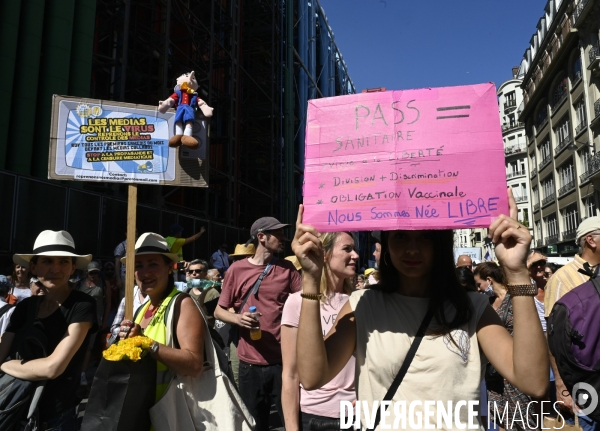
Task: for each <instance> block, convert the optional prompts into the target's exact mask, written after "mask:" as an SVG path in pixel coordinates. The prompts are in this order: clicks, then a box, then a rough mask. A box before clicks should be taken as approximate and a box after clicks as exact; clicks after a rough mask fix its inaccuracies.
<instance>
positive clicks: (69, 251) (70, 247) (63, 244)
mask: <svg viewBox="0 0 600 431" xmlns="http://www.w3.org/2000/svg"><path fill="white" fill-rule="evenodd" d="M33 256H70V257H76V258H77V262H76V264H75V266H76V267H77V269H83V268H85V267H87V264H88V263H90V261H91V260H92V255H91V254H84V255H81V254H77V253H76V252H75V242H74V241H73V237H72V236H71V234H70V233H69V232H67V231H64V230H59V231H53V230H45V231H43V232H41V233H40V234H39V235H38V237H37V238H36V239H35V243H34V244H33V251H32V252H31V253H29V254H20V253H19V254H13V262H14V263H16V264H17V265H21V266H25V267H27V266H29V261H31V258H32V257H33Z"/></svg>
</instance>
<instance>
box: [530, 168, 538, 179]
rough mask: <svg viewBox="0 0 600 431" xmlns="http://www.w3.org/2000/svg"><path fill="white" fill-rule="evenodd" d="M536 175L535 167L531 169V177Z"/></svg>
mask: <svg viewBox="0 0 600 431" xmlns="http://www.w3.org/2000/svg"><path fill="white" fill-rule="evenodd" d="M536 175H537V168H533V170H532V171H531V178H535V176H536Z"/></svg>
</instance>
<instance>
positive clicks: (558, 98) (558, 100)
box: [552, 88, 569, 113]
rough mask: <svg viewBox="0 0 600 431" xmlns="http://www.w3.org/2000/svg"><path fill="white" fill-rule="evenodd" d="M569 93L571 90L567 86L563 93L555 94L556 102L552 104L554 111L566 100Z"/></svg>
mask: <svg viewBox="0 0 600 431" xmlns="http://www.w3.org/2000/svg"><path fill="white" fill-rule="evenodd" d="M568 95H569V92H568V91H567V89H566V88H565V90H564V91H563V93H562V94H558V95H555V98H554V103H553V104H552V113H554V111H555V110H556V109H558V107H559V106H560V105H561V104H562V103H563V102H564V100H565V99H566V98H567V96H568Z"/></svg>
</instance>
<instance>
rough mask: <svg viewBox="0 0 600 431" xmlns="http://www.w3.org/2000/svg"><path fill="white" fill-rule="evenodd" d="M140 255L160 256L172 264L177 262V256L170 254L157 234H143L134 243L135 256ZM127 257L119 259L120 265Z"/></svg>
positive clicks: (167, 246) (165, 244)
mask: <svg viewBox="0 0 600 431" xmlns="http://www.w3.org/2000/svg"><path fill="white" fill-rule="evenodd" d="M141 254H162V255H163V256H167V257H168V258H169V259H171V260H172V261H173V262H174V263H177V262H179V256H177V255H176V254H175V253H171V250H170V249H169V244H167V240H166V239H164V238H163V237H162V236H160V235H159V234H157V233H152V232H146V233H143V234H142V235H141V236H140V237H139V238H138V240H137V241H136V242H135V255H136V256H139V255H141ZM126 258H127V256H125V257H122V258H121V263H125V260H126Z"/></svg>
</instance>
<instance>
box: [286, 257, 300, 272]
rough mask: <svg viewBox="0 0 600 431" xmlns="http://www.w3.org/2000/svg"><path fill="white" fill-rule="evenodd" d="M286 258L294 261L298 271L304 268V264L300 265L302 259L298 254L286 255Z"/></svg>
mask: <svg viewBox="0 0 600 431" xmlns="http://www.w3.org/2000/svg"><path fill="white" fill-rule="evenodd" d="M285 260H289V261H290V262H292V263H293V264H294V268H296V271H300V270H301V269H302V265H300V261H299V260H298V258H297V257H296V256H294V255H291V256H286V258H285Z"/></svg>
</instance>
